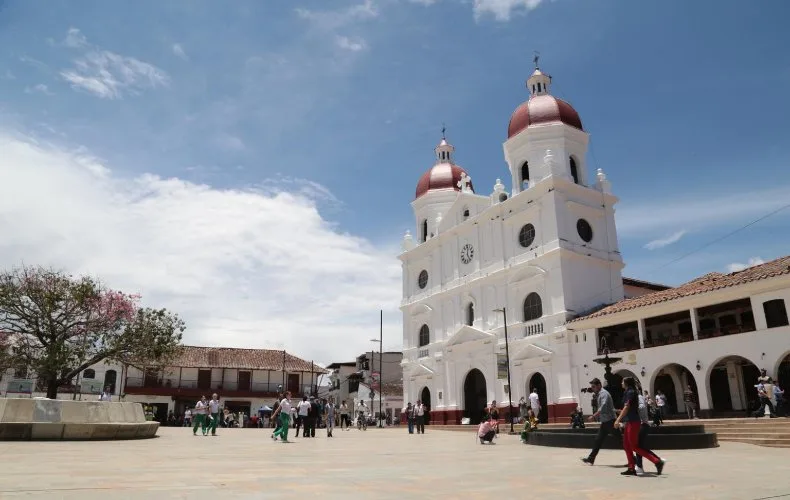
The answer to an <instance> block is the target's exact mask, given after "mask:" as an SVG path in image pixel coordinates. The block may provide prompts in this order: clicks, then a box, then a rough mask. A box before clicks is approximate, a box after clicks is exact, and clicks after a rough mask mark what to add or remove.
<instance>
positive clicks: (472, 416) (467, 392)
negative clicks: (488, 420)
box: [464, 368, 488, 424]
mask: <svg viewBox="0 0 790 500" xmlns="http://www.w3.org/2000/svg"><path fill="white" fill-rule="evenodd" d="M487 403H488V392H487V391H486V378H485V376H484V375H483V372H481V371H480V370H478V369H477V368H473V369H472V370H471V371H470V372H469V373H467V374H466V379H465V380H464V417H465V418H468V419H469V420H470V423H472V424H479V423H480V419H481V418H482V417H483V412H484V410H485V408H486V404H487Z"/></svg>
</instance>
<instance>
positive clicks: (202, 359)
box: [170, 346, 326, 373]
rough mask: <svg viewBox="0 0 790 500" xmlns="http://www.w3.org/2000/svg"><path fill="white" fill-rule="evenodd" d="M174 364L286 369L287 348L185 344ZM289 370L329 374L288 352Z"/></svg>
mask: <svg viewBox="0 0 790 500" xmlns="http://www.w3.org/2000/svg"><path fill="white" fill-rule="evenodd" d="M170 365H171V366H175V367H184V368H246V369H248V370H275V371H280V370H282V369H283V351H275V350H273V349H236V348H232V347H198V346H183V347H182V349H181V352H180V354H179V355H178V357H177V358H176V359H175V360H174V361H173V362H171V363H170ZM285 370H286V371H289V372H310V371H311V370H312V371H313V373H325V372H326V370H324V369H323V368H321V367H320V366H318V365H317V364H316V365H311V363H310V361H305V360H303V359H301V358H297V357H296V356H294V355H293V354H289V353H287V352H285Z"/></svg>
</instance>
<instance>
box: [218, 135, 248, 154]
mask: <svg viewBox="0 0 790 500" xmlns="http://www.w3.org/2000/svg"><path fill="white" fill-rule="evenodd" d="M214 142H215V143H216V144H217V146H219V147H220V148H221V149H224V150H225V151H244V148H245V146H244V141H242V140H241V139H240V138H238V137H236V136H235V135H231V134H226V133H221V134H219V135H218V136H217V137H215V138H214Z"/></svg>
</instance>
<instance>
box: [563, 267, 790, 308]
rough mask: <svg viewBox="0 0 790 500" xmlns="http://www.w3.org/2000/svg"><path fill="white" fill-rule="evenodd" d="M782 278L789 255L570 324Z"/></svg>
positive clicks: (711, 276) (625, 302) (788, 272)
mask: <svg viewBox="0 0 790 500" xmlns="http://www.w3.org/2000/svg"><path fill="white" fill-rule="evenodd" d="M784 275H790V256H786V257H780V258H778V259H776V260H772V261H770V262H766V263H765V264H760V265H757V266H753V267H749V268H746V269H744V270H742V271H736V272H734V273H729V274H722V273H708V274H706V275H704V276H700V277H699V278H696V279H693V280H691V281H689V282H688V283H684V284H682V285H680V286H678V287H675V288H670V289H668V290H661V291H658V292H653V293H648V294H646V295H642V296H640V297H634V298H631V299H625V300H621V301H620V302H616V303H614V304H612V305H610V306H607V307H604V308H603V309H601V310H599V311H596V312H594V313H592V314H588V315H586V316H582V317H579V318H576V319H574V320H573V321H581V320H583V319H591V318H599V317H601V316H607V315H609V314H615V313H619V312H623V311H630V310H632V309H638V308H640V307H647V306H652V305H654V304H659V303H662V302H669V301H671V300H678V299H682V298H684V297H689V296H692V295H699V294H702V293H707V292H713V291H715V290H721V289H722V288H730V287H734V286H739V285H745V284H747V283H752V282H754V281H761V280H765V279H769V278H775V277H777V276H784Z"/></svg>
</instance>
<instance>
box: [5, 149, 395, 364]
mask: <svg viewBox="0 0 790 500" xmlns="http://www.w3.org/2000/svg"><path fill="white" fill-rule="evenodd" d="M0 150H1V151H3V155H0V178H2V179H3V182H2V183H1V184H0V189H2V193H0V234H5V235H13V237H10V238H5V239H3V240H2V241H0V267H3V268H8V267H10V266H14V265H18V264H20V263H21V262H23V261H24V262H25V263H28V264H33V263H35V264H42V265H48V266H55V267H57V268H61V269H64V270H67V271H69V272H72V273H91V274H95V275H98V276H100V277H102V278H103V279H104V280H105V281H106V282H107V283H108V284H109V285H110V286H113V287H115V288H119V289H122V290H125V291H128V292H140V293H141V294H142V295H143V300H144V302H145V303H146V304H149V305H152V306H164V307H168V308H170V309H172V310H174V311H176V312H178V313H179V314H181V315H182V316H183V317H184V318H185V319H186V320H187V323H188V330H187V332H186V339H185V340H186V341H187V342H191V343H200V344H211V345H226V346H250V347H272V348H285V349H288V350H289V351H293V352H294V353H296V354H297V355H300V356H304V357H306V359H311V358H315V359H316V360H319V359H320V360H322V361H334V360H338V359H340V360H344V359H347V358H349V356H353V355H355V354H357V353H359V352H363V351H364V350H366V349H369V347H370V343H369V341H368V339H369V338H370V332H371V331H376V330H377V328H378V310H379V309H380V308H384V310H385V325H384V326H385V346H386V347H390V346H393V347H394V346H399V345H400V343H401V342H400V341H401V333H400V327H399V325H398V323H399V319H398V317H399V316H398V313H397V307H398V305H399V301H400V290H401V286H400V265H399V263H398V261H397V260H396V259H395V254H396V252H397V248H396V247H395V246H393V248H391V249H381V248H377V247H375V246H374V245H372V244H371V243H370V242H369V241H366V240H365V239H363V238H360V237H358V236H355V235H353V234H348V233H343V232H341V231H339V230H338V229H337V228H336V227H335V225H334V224H333V223H331V222H330V221H328V220H326V219H325V218H324V217H323V216H322V214H321V212H320V211H319V208H318V205H317V202H316V201H315V200H314V199H312V198H311V197H310V196H309V192H310V189H313V190H314V191H313V192H318V191H320V190H321V189H323V190H325V188H323V187H321V188H316V186H318V185H314V186H312V187H309V186H308V188H307V190H300V189H295V190H293V191H286V190H282V189H280V190H277V189H271V190H269V191H268V192H267V191H264V190H259V189H215V188H212V187H211V186H207V185H198V184H194V183H190V182H187V181H184V180H181V179H177V178H170V179H164V178H161V177H158V176H156V175H150V174H148V175H142V176H140V177H137V178H134V179H126V178H122V177H119V176H117V175H115V174H114V173H113V172H112V171H111V170H110V169H108V168H107V167H106V166H104V165H102V164H101V162H100V161H99V160H97V159H96V158H94V157H92V156H91V155H90V153H89V152H88V151H85V150H84V149H78V150H77V151H75V152H70V151H64V150H62V149H58V148H56V147H53V146H46V145H39V144H37V143H35V141H32V140H29V139H27V138H13V137H9V136H8V135H3V134H0ZM306 193H307V194H306ZM387 337H389V340H387Z"/></svg>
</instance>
